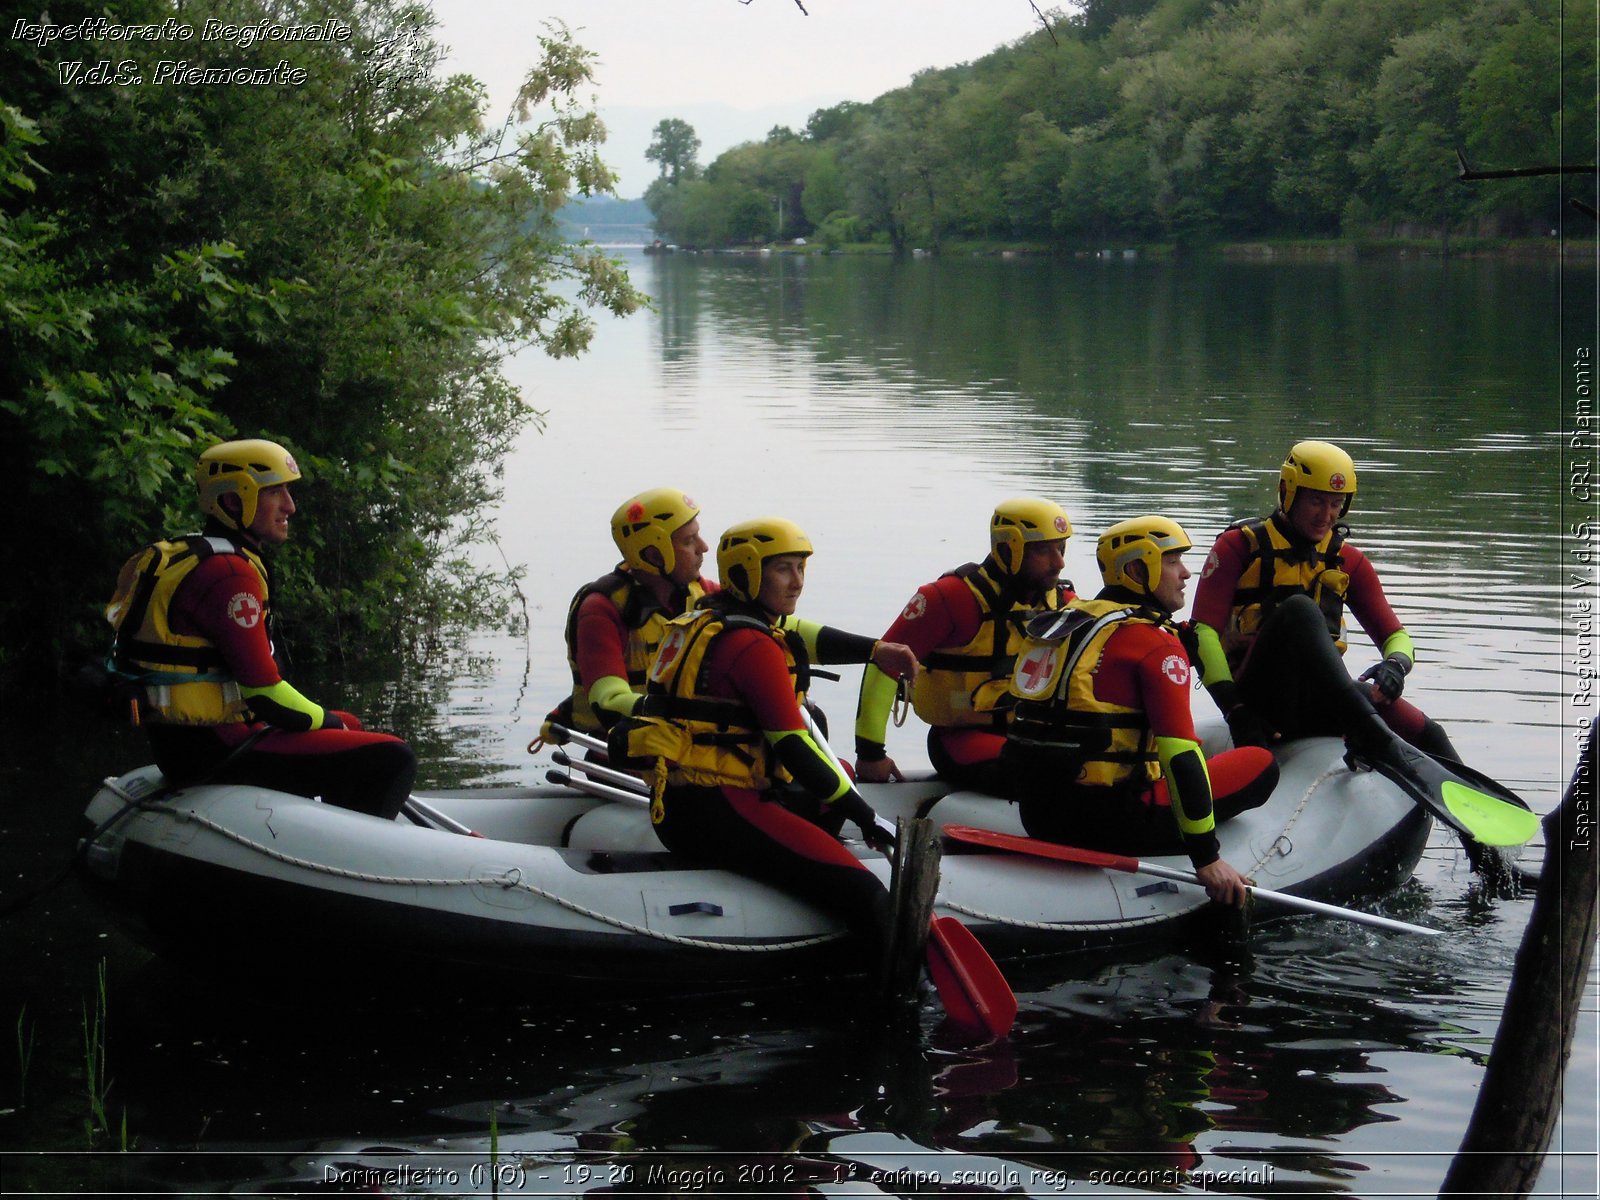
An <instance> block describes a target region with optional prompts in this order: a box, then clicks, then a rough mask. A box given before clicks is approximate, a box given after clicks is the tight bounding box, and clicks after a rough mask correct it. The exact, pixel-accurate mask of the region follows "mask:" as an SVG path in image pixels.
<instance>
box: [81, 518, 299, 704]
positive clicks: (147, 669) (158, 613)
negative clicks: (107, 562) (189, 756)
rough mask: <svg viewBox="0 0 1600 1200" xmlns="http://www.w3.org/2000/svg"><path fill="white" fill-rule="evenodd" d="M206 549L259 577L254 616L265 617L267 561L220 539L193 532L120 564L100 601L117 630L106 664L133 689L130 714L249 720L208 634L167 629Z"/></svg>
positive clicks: (237, 692)
mask: <svg viewBox="0 0 1600 1200" xmlns="http://www.w3.org/2000/svg"><path fill="white" fill-rule="evenodd" d="M213 554H236V555H238V556H239V557H241V558H243V559H244V560H245V561H246V562H248V563H249V564H250V565H251V567H253V568H254V569H255V572H256V574H257V575H259V576H260V577H261V595H262V610H261V613H260V614H259V617H260V620H262V621H266V620H267V619H268V606H267V604H266V598H267V568H266V565H265V564H264V563H263V562H262V561H261V558H260V556H259V555H257V554H256V553H255V552H254V551H252V550H248V549H246V548H245V547H243V546H241V545H239V544H237V543H236V542H232V541H229V540H228V539H227V538H220V537H203V536H201V535H199V534H195V535H191V536H189V537H184V538H176V539H173V540H171V541H160V542H155V543H153V544H151V545H149V546H146V547H145V548H144V549H143V550H140V551H139V552H138V553H137V554H135V555H133V557H131V558H129V559H128V561H127V562H125V563H124V564H123V565H122V570H121V571H120V572H118V574H117V590H116V593H115V594H114V595H113V596H112V597H111V602H110V603H109V604H107V605H106V608H105V615H106V620H107V621H109V622H111V626H112V628H113V629H115V630H116V631H117V632H116V637H115V640H114V641H113V642H112V646H111V657H110V659H109V661H108V663H107V666H108V667H109V668H110V670H111V673H112V674H113V675H114V676H116V677H117V678H118V679H120V680H121V681H123V683H124V684H126V685H128V686H129V687H130V688H131V689H132V690H133V693H134V708H133V710H132V711H133V717H134V721H135V723H136V724H137V723H138V722H140V721H154V722H156V723H157V724H166V725H232V724H235V723H237V722H241V721H248V720H249V719H250V711H249V707H248V706H247V705H246V703H245V701H244V698H243V696H241V695H240V692H239V684H238V683H237V682H236V681H235V680H234V679H233V677H232V676H231V675H230V674H229V673H228V670H227V667H226V665H225V664H224V663H223V661H222V656H221V655H220V654H219V653H218V652H217V650H216V647H214V646H213V645H212V644H211V642H210V641H209V640H207V639H206V638H203V637H200V636H198V635H194V634H180V633H176V632H174V631H173V628H172V625H171V623H170V620H169V615H168V614H169V611H170V609H171V605H172V597H173V596H174V595H175V594H176V593H177V590H178V586H179V585H180V584H181V583H182V582H183V581H184V580H185V579H187V578H188V577H189V575H190V574H191V573H192V572H193V571H194V569H195V568H196V567H198V566H199V565H200V564H201V563H202V562H204V561H205V560H206V559H207V558H210V557H211V556H212V555H213Z"/></svg>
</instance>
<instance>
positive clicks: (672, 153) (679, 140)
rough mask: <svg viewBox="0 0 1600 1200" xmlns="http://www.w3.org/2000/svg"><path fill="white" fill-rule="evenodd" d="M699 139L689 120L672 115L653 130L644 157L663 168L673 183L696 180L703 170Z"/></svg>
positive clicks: (668, 179) (667, 179) (669, 180)
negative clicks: (700, 160)
mask: <svg viewBox="0 0 1600 1200" xmlns="http://www.w3.org/2000/svg"><path fill="white" fill-rule="evenodd" d="M699 155H700V139H699V137H698V136H696V134H695V131H694V126H692V125H690V124H689V122H687V121H683V120H680V119H678V118H677V117H669V118H667V119H666V120H664V121H661V122H658V123H657V125H656V127H655V129H654V130H653V131H652V136H651V138H650V145H649V146H648V147H647V148H646V149H645V152H644V156H645V157H646V158H648V159H649V160H650V161H651V162H653V163H656V164H657V165H658V166H659V167H660V168H661V178H663V179H665V180H666V181H667V182H668V183H670V184H678V183H680V182H683V181H685V180H689V179H693V178H694V177H695V176H696V175H698V174H699V173H700V164H699V161H698V160H699Z"/></svg>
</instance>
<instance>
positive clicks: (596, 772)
mask: <svg viewBox="0 0 1600 1200" xmlns="http://www.w3.org/2000/svg"><path fill="white" fill-rule="evenodd" d="M550 758H551V759H552V761H554V762H555V763H556V765H557V766H562V767H566V768H567V773H568V775H569V776H570V775H571V773H572V772H573V771H579V772H581V773H583V774H584V775H587V776H589V777H590V778H591V779H592V780H594V782H596V783H603V784H607V785H608V786H610V787H613V788H615V789H617V790H618V791H624V792H627V793H628V794H629V795H628V798H629V800H630V802H634V801H637V802H642V803H645V804H648V803H649V802H650V785H649V784H647V783H646V782H645V781H644V780H642V779H640V778H639V777H638V776H637V775H629V774H628V773H627V772H626V771H614V770H612V769H611V768H610V767H607V766H603V765H601V764H600V763H597V762H590V761H589V760H588V759H585V758H573V757H572V756H571V755H570V754H567V753H565V752H563V751H561V750H557V751H555V752H553V753H552V754H551V755H550Z"/></svg>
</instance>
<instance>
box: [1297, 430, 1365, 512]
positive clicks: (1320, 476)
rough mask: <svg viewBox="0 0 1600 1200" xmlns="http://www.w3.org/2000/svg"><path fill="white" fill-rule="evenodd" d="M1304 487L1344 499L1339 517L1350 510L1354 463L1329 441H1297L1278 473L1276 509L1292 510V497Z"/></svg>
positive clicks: (1354, 476)
mask: <svg viewBox="0 0 1600 1200" xmlns="http://www.w3.org/2000/svg"><path fill="white" fill-rule="evenodd" d="M1303 487H1308V488H1312V489H1314V490H1315V491H1319V492H1336V493H1340V494H1342V495H1343V496H1344V506H1343V507H1342V508H1340V509H1339V515H1340V516H1341V517H1342V516H1344V514H1345V513H1347V512H1349V511H1350V498H1351V497H1352V496H1354V495H1355V494H1356V464H1355V460H1354V459H1352V458H1351V457H1350V456H1349V455H1348V454H1346V453H1345V452H1344V451H1343V450H1341V449H1339V447H1337V446H1335V445H1334V444H1333V443H1332V442H1296V443H1295V444H1294V446H1293V447H1291V448H1290V450H1289V457H1288V458H1286V459H1284V460H1283V469H1282V470H1281V471H1279V472H1278V507H1279V508H1281V509H1283V511H1284V512H1285V513H1287V512H1288V511H1289V510H1290V509H1291V508H1293V507H1294V495H1295V492H1297V491H1299V490H1300V489H1301V488H1303Z"/></svg>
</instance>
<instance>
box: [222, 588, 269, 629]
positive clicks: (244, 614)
mask: <svg viewBox="0 0 1600 1200" xmlns="http://www.w3.org/2000/svg"><path fill="white" fill-rule="evenodd" d="M228 616H229V618H230V619H231V620H232V621H233V623H234V624H235V625H237V626H239V628H241V629H254V628H255V627H256V626H257V625H259V624H261V601H259V600H257V599H256V598H255V597H254V596H252V595H251V594H250V593H249V592H237V593H235V595H234V597H233V599H232V600H229V601H228Z"/></svg>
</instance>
